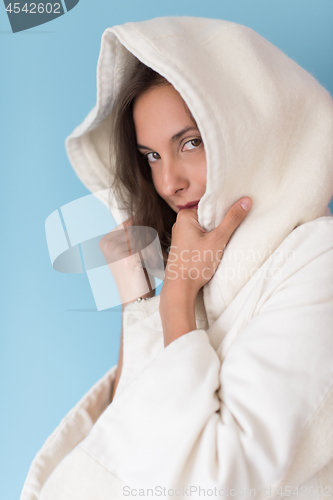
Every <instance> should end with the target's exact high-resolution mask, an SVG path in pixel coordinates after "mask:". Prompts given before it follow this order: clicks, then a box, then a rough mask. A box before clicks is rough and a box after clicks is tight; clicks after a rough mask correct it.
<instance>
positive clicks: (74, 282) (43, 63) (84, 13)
mask: <svg viewBox="0 0 333 500" xmlns="http://www.w3.org/2000/svg"><path fill="white" fill-rule="evenodd" d="M166 15H191V16H202V17H213V18H222V19H226V20H229V21H234V22H237V23H240V24H244V25H247V26H249V27H251V28H253V29H254V30H255V31H257V32H258V33H260V34H261V35H262V36H264V37H265V38H267V39H268V40H269V41H270V42H272V43H273V44H275V45H277V46H278V47H279V48H280V49H282V50H283V51H284V52H285V53H286V54H287V55H289V56H290V57H291V58H292V59H294V60H296V61H297V62H298V63H299V64H300V65H301V66H303V67H304V68H305V69H307V70H308V71H309V72H310V73H312V74H313V75H314V76H315V77H316V78H317V79H318V80H319V81H320V82H321V84H322V85H323V86H324V87H326V89H328V90H329V91H330V92H331V94H333V57H332V49H333V1H332V0H311V1H309V0H308V1H306V0H274V1H273V0H206V1H205V2H202V0H181V2H180V1H179V0H168V1H165V2H163V3H162V2H159V1H158V0H151V1H150V0H123V1H122V2H119V3H116V2H112V1H110V0H98V1H88V0H80V2H79V4H78V5H77V6H76V7H75V8H74V9H73V10H71V11H70V12H68V13H67V14H65V15H64V16H62V17H60V18H58V19H56V20H54V21H52V22H50V23H47V24H44V25H41V26H38V27H36V28H33V29H31V30H28V31H23V32H20V33H16V34H12V33H11V30H10V25H9V21H8V18H7V15H6V12H5V8H4V6H3V5H2V4H1V5H0V46H1V83H0V89H1V92H0V99H1V118H0V119H1V139H2V140H1V142H2V150H1V159H2V164H1V186H2V193H1V197H0V204H1V205H0V217H1V246H0V252H1V320H0V331H1V340H0V356H1V358H0V370H1V373H0V380H1V403H2V405H1V413H0V419H1V420H0V443H1V456H0V485H1V487H0V490H1V498H4V499H6V500H14V499H15V500H17V499H18V498H19V495H20V492H21V489H22V487H23V483H24V480H25V478H26V475H27V473H28V469H29V466H30V464H31V461H32V460H33V458H34V456H35V454H36V453H37V451H38V450H39V449H40V448H41V446H42V444H43V443H44V441H45V440H46V438H47V437H48V436H49V435H50V433H51V432H52V431H53V430H54V428H55V427H56V426H57V425H58V424H59V422H60V420H61V419H62V418H63V417H64V416H65V414H66V413H67V412H68V411H69V410H70V408H72V406H74V404H75V403H76V402H77V401H78V400H79V399H80V398H81V397H82V396H83V395H84V393H85V392H86V391H87V390H88V389H89V388H90V387H91V386H92V385H93V384H94V383H95V382H96V381H97V380H98V379H99V378H100V377H101V376H102V375H103V374H104V373H105V372H106V371H107V370H108V369H109V368H110V367H111V366H113V365H114V364H116V363H117V359H118V351H119V340H120V320H121V317H120V308H119V307H118V308H113V309H108V310H106V311H100V312H97V311H96V306H95V303H94V299H93V295H92V292H91V289H90V286H89V283H88V279H87V276H86V275H85V274H62V273H57V272H56V271H54V270H53V269H52V266H51V263H50V258H49V255H48V250H47V246H46V240H45V229H44V224H45V220H46V218H47V217H48V215H49V214H50V213H51V212H53V211H54V210H56V209H58V208H60V207H61V206H62V205H65V204H66V203H69V202H71V201H72V200H75V199H77V198H79V197H82V196H85V195H86V194H89V193H88V191H87V190H86V188H85V187H84V186H83V185H82V184H81V183H80V181H79V180H78V178H77V177H76V175H75V173H74V172H73V171H72V168H71V166H70V164H69V161H68V159H67V156H66V153H65V148H64V140H65V137H66V136H67V135H68V134H69V133H70V132H72V130H73V129H74V128H75V127H76V126H77V125H78V124H79V123H81V122H82V120H83V119H84V118H85V116H86V115H87V113H88V112H89V111H90V109H91V108H92V107H93V106H94V104H95V99H96V65H97V58H98V54H99V48H100V39H101V35H102V33H103V31H104V30H105V29H106V28H107V27H110V26H113V25H115V24H122V23H125V22H128V21H141V20H145V19H149V18H153V17H158V16H166ZM331 211H332V212H333V206H332V203H331Z"/></svg>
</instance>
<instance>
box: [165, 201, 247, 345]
mask: <svg viewBox="0 0 333 500" xmlns="http://www.w3.org/2000/svg"><path fill="white" fill-rule="evenodd" d="M243 202H245V203H248V208H247V209H246V208H245V209H244V208H243V207H242V205H241V203H243ZM251 206H252V200H251V198H248V197H245V198H241V199H240V200H238V201H237V202H236V203H235V204H234V205H233V206H232V207H231V208H230V210H229V211H228V213H227V215H226V216H225V218H224V219H223V221H222V222H221V223H220V224H219V225H218V226H217V227H216V228H215V229H213V230H212V231H210V232H206V231H205V230H204V229H203V228H202V227H201V226H200V224H199V222H198V219H197V209H184V210H181V211H180V212H179V213H178V215H177V220H176V222H175V224H174V225H173V227H172V240H171V242H172V244H171V249H170V253H169V258H168V262H167V266H166V270H165V278H164V283H163V288H162V291H161V299H160V314H161V319H162V325H163V333H164V344H165V345H168V344H169V343H170V342H172V340H175V338H178V337H180V336H181V335H184V334H185V333H187V332H189V331H191V330H194V329H195V328H196V324H195V299H196V297H197V294H198V292H199V290H200V288H202V287H203V286H204V285H205V284H206V283H207V282H208V281H209V280H210V279H211V278H212V277H213V275H214V273H215V271H216V269H217V267H218V265H219V263H220V261H221V259H222V255H223V251H224V248H225V247H226V245H227V243H228V241H229V239H230V237H231V235H232V234H233V232H234V231H235V230H236V229H237V227H238V226H239V224H240V223H241V222H242V221H243V219H244V218H245V216H246V214H247V213H248V211H249V210H250V208H251ZM170 311H172V315H170ZM171 316H172V322H171V320H170V317H171ZM177 325H178V326H177Z"/></svg>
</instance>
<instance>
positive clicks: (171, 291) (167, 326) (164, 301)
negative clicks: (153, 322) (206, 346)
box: [160, 285, 197, 347]
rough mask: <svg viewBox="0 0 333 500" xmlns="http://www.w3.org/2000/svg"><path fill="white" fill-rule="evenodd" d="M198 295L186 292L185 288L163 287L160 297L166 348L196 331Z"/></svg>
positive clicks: (189, 291)
mask: <svg viewBox="0 0 333 500" xmlns="http://www.w3.org/2000/svg"><path fill="white" fill-rule="evenodd" d="M187 292H188V293H187ZM196 295H197V294H194V292H193V290H192V291H191V290H187V291H186V288H185V287H184V288H181V287H178V286H166V287H164V285H163V288H162V290H161V296H160V315H161V322H162V328H163V336H164V347H166V346H167V345H169V344H170V343H171V342H173V341H174V340H176V339H178V338H179V337H181V336H182V335H185V334H186V333H189V332H191V331H193V330H196V321H195V302H196Z"/></svg>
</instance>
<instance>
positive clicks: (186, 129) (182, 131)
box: [137, 127, 199, 149]
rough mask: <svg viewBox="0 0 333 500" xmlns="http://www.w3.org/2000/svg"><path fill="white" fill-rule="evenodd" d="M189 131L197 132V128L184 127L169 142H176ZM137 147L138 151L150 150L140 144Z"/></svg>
mask: <svg viewBox="0 0 333 500" xmlns="http://www.w3.org/2000/svg"><path fill="white" fill-rule="evenodd" d="M190 130H197V131H198V130H199V129H198V128H197V127H185V128H183V129H182V130H180V131H179V132H177V134H174V135H173V136H172V137H171V139H170V142H175V141H177V140H178V139H180V138H181V136H182V135H184V134H186V133H187V132H189V131H190ZM137 147H138V148H139V149H150V148H147V146H142V144H137Z"/></svg>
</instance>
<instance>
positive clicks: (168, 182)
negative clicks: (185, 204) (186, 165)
mask: <svg viewBox="0 0 333 500" xmlns="http://www.w3.org/2000/svg"><path fill="white" fill-rule="evenodd" d="M188 186H189V179H188V178H187V175H186V173H185V171H184V169H182V167H181V165H180V164H179V162H176V161H172V160H171V161H167V162H164V163H163V173H162V190H163V193H164V195H165V196H172V195H173V194H175V193H176V192H177V191H178V190H179V189H184V188H187V187H188Z"/></svg>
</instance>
